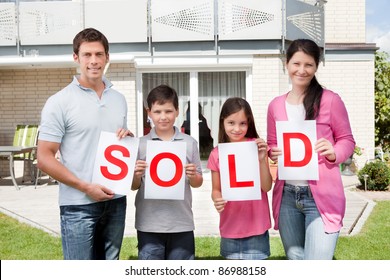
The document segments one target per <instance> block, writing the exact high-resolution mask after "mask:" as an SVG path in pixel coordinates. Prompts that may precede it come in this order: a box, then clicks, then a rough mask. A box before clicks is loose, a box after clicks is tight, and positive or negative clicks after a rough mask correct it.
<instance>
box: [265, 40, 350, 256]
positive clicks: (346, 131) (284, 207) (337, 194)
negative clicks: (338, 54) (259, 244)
mask: <svg viewBox="0 0 390 280" xmlns="http://www.w3.org/2000/svg"><path fill="white" fill-rule="evenodd" d="M320 56H321V49H320V48H319V47H318V46H317V44H316V43H315V42H313V41H311V40H305V39H299V40H295V41H293V42H292V43H291V45H290V47H289V48H288V50H287V59H286V68H287V71H288V74H289V77H290V79H291V83H292V89H291V91H289V92H288V93H286V94H284V95H280V96H278V97H276V98H275V99H274V100H273V101H271V103H270V104H269V106H268V116H267V130H268V131H267V137H268V139H267V142H268V145H269V146H270V148H271V149H270V151H269V156H270V158H271V159H272V160H273V161H277V159H278V156H280V155H282V152H281V150H280V149H279V148H278V147H277V145H278V144H279V145H280V143H276V121H287V120H289V121H291V120H294V121H297V120H302V121H303V120H316V127H317V137H318V140H317V142H316V143H315V151H316V152H317V153H318V166H319V167H318V168H319V180H318V181H314V180H313V181H307V180H306V181H305V180H288V181H283V180H278V179H277V180H276V182H275V187H274V191H273V199H272V204H273V216H274V220H275V229H278V228H279V232H280V236H281V239H282V242H283V246H284V250H285V252H286V255H287V258H288V259H328V260H331V259H332V258H333V254H334V251H335V248H336V242H337V239H338V235H339V231H340V228H341V226H342V220H343V217H344V212H345V196H344V189H343V184H342V181H341V176H340V169H339V164H340V163H342V162H344V161H345V160H346V159H347V158H348V157H349V156H350V155H352V153H353V150H354V147H355V141H354V139H353V136H352V132H351V127H350V124H349V120H348V114H347V110H346V108H345V106H344V103H343V102H342V100H341V98H340V96H339V95H337V94H336V93H334V92H332V91H330V90H326V89H323V87H322V86H321V85H320V84H319V83H318V81H317V79H316V77H315V73H316V71H317V68H318V64H319V61H320Z"/></svg>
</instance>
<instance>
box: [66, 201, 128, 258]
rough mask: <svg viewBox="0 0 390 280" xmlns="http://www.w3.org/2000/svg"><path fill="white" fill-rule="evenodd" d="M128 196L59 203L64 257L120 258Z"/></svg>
mask: <svg viewBox="0 0 390 280" xmlns="http://www.w3.org/2000/svg"><path fill="white" fill-rule="evenodd" d="M126 204H127V202H126V197H125V196H123V197H120V198H116V199H113V200H108V201H103V202H96V203H92V204H86V205H67V206H60V217H61V235H62V249H63V253H64V259H65V260H117V259H119V253H120V249H121V246H122V240H123V233H124V230H125V219H126Z"/></svg>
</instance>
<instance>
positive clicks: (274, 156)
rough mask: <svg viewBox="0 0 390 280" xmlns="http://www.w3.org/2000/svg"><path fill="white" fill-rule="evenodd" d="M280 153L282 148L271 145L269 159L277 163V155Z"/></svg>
mask: <svg viewBox="0 0 390 280" xmlns="http://www.w3.org/2000/svg"><path fill="white" fill-rule="evenodd" d="M281 155H282V150H281V149H279V148H278V147H273V148H272V149H271V152H270V159H271V160H272V161H273V162H275V163H277V162H278V157H279V156H281Z"/></svg>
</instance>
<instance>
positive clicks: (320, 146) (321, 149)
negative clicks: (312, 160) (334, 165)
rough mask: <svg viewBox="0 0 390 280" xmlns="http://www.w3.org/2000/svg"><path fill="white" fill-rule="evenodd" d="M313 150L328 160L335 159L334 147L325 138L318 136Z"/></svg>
mask: <svg viewBox="0 0 390 280" xmlns="http://www.w3.org/2000/svg"><path fill="white" fill-rule="evenodd" d="M314 150H315V151H316V152H317V153H319V154H320V156H325V157H326V158H327V159H328V160H329V161H332V162H333V161H335V160H336V154H335V152H334V147H333V145H332V143H330V141H329V140H327V139H325V138H320V139H318V140H317V142H316V144H315V146H314Z"/></svg>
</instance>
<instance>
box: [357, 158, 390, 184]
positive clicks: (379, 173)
mask: <svg viewBox="0 0 390 280" xmlns="http://www.w3.org/2000/svg"><path fill="white" fill-rule="evenodd" d="M364 174H367V175H368V177H367V190H370V191H386V190H387V189H388V187H389V184H390V167H389V166H388V165H387V163H386V162H383V161H380V160H376V161H372V162H368V163H366V165H364V167H363V168H362V169H360V170H359V172H358V178H359V181H360V183H361V184H362V187H364V176H363V175H364Z"/></svg>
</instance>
